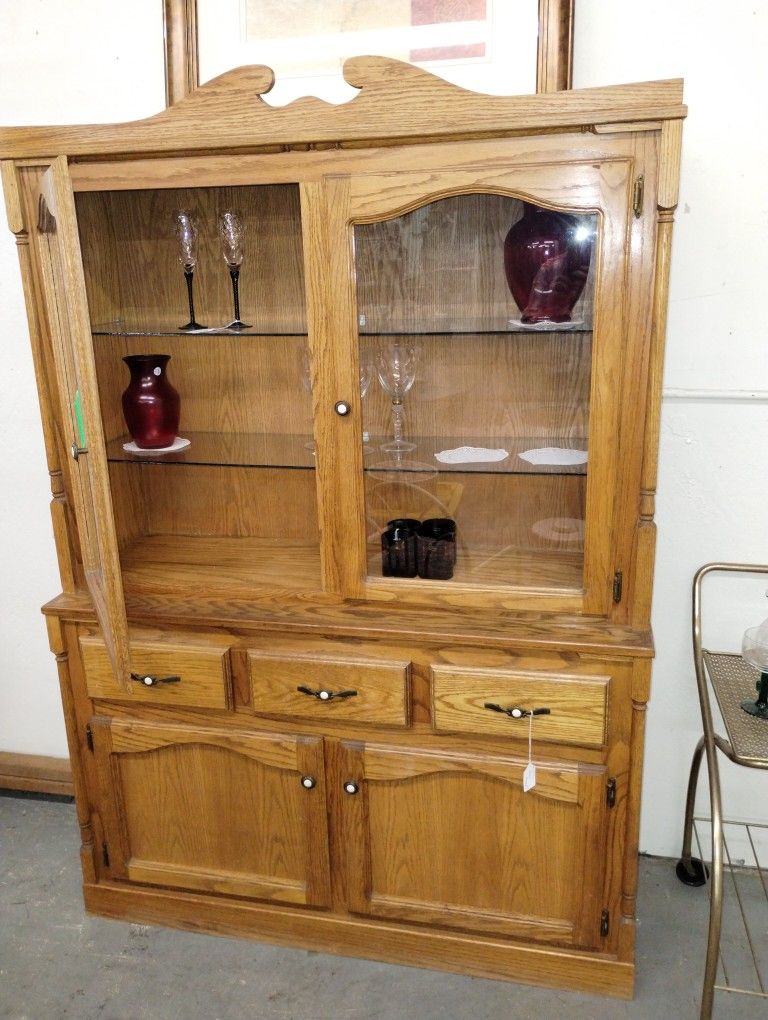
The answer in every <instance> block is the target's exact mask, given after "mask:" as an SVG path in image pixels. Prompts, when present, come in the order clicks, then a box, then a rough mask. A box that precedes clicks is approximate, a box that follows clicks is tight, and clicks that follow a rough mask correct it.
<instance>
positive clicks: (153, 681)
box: [131, 673, 181, 687]
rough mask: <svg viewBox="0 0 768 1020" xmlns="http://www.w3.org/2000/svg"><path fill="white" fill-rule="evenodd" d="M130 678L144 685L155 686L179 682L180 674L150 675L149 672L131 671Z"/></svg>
mask: <svg viewBox="0 0 768 1020" xmlns="http://www.w3.org/2000/svg"><path fill="white" fill-rule="evenodd" d="M131 680H135V681H136V683H137V684H144V686H145V687H156V686H157V685H158V684H180V683H181V677H180V676H152V675H151V674H150V673H131Z"/></svg>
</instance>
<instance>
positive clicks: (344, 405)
mask: <svg viewBox="0 0 768 1020" xmlns="http://www.w3.org/2000/svg"><path fill="white" fill-rule="evenodd" d="M333 409H334V411H335V412H336V414H338V415H339V417H340V418H345V417H346V416H347V415H348V414H349V412H350V411H351V410H352V408H351V407H350V405H349V401H348V400H337V401H336V403H335V404H334V408H333Z"/></svg>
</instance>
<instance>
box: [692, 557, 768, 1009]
mask: <svg viewBox="0 0 768 1020" xmlns="http://www.w3.org/2000/svg"><path fill="white" fill-rule="evenodd" d="M716 572H732V573H749V574H766V575H768V566H756V565H753V564H745V563H707V564H705V565H704V566H703V567H701V568H700V569H699V570H698V571H697V573H696V576H695V577H694V579H693V657H694V663H695V666H696V683H697V686H698V691H699V701H700V703H701V719H702V724H703V728H704V735H703V736H702V737H701V739H700V740H699V742H698V744H697V745H696V750H695V751H694V752H693V761H692V762H691V772H690V776H689V779H688V795H687V799H686V804H685V827H684V831H683V852H682V857H681V858H680V861H679V862H678V864H677V869H676V870H677V877H678V878H679V879H680V881H681V882H685V883H686V885H704V883H705V882H706V881H707V879H708V878H709V880H710V890H709V894H710V907H709V935H708V941H707V956H706V963H705V967H704V985H703V989H702V997H701V1014H700V1017H701V1020H709V1018H710V1017H711V1016H712V1005H713V1001H714V993H715V991H716V990H723V991H732V992H747V994H751V995H757V996H759V997H765V998H767V999H768V992H767V991H766V988H765V985H764V982H763V979H762V977H761V974H760V968H759V965H758V961H757V957H756V955H755V950H754V944H753V939H752V936H751V933H750V931H749V927H748V925H747V919H746V914H745V912H744V909H743V906H742V904H741V900H739V906H740V907H741V908H742V909H741V915H742V919H743V921H744V924H745V929H746V935H747V940H748V942H749V946H750V949H751V951H752V958H753V963H754V969H755V972H756V974H757V983H758V986H759V990H758V991H756V992H755V991H751V990H749V991H748V990H747V989H744V988H737V987H735V986H734V985H731V984H730V983H729V981H728V977H727V975H726V977H725V981H726V983H725V984H724V985H716V984H715V979H716V974H717V963H718V956H719V951H720V930H721V924H722V914H723V866H724V848H725V840H724V833H723V826H724V825H726V824H727V825H730V824H732V823H730V822H725V820H724V819H723V811H722V798H721V790H720V772H719V768H718V759H717V752H718V751H721V752H722V753H723V754H724V755H726V757H728V758H730V760H731V761H732V762H735V763H736V764H737V765H743V766H745V767H746V768H752V769H768V721H766V720H764V719H759V718H755V717H754V716H751V715H748V714H747V713H746V712H744V711H743V710H742V709H741V707H740V703H741V702H742V701H746V700H754V699H755V686H756V682H757V680H758V679H759V678H760V674H759V672H758V671H757V670H756V669H754V667H752V666H750V665H749V664H748V663H746V662H745V661H744V659H743V658H742V657H741V656H740V655H731V654H723V653H719V652H710V651H707V650H706V649H704V648H702V643H701V587H702V581H703V580H704V578H705V577H706V576H707V574H711V573H716ZM710 687H711V689H712V690H713V691H714V693H715V697H716V699H717V704H718V707H719V709H720V713H721V715H722V718H723V722H724V724H725V730H726V734H727V737H723V736H721V735H720V734H719V733H716V732H715V727H714V724H713V720H712V708H711V705H710V696H709V688H710ZM705 751H706V755H707V772H708V776H709V797H710V807H711V818H710V819H694V801H695V799H696V786H697V782H698V778H699V766H700V765H701V758H702V754H703V753H704V752H705ZM695 821H707V822H709V823H710V824H711V835H712V865H711V874H708V869H707V868H706V866H705V865H704V863H703V862H702V860H701V859H699V858H697V857H693V856H692V855H691V843H692V839H693V832H694V822H695ZM751 828H757V829H765V828H766V826H752V827H751ZM745 829H746V830H747V836H748V838H749V841H750V843H751V844H752V847H753V849H754V841H753V835H752V833H751V832H750V831H749V829H750V826H745ZM726 852H727V850H726ZM728 857H729V862H728V863H729V866H730V854H729V855H728ZM755 862H756V864H757V867H758V875H759V879H760V883H761V885H762V890H763V892H764V893H765V895H766V897H768V885H767V884H766V883H767V882H768V877H766V874H764V872H763V870H762V868H761V864H760V861H759V860H758V858H757V853H755ZM737 896H738V890H737Z"/></svg>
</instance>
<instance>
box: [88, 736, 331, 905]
mask: <svg viewBox="0 0 768 1020" xmlns="http://www.w3.org/2000/svg"><path fill="white" fill-rule="evenodd" d="M91 726H92V732H93V738H94V747H95V752H96V755H97V761H98V769H99V777H100V783H101V791H102V812H103V822H104V829H105V835H106V840H107V847H108V856H109V862H110V865H109V867H110V872H111V874H112V876H113V877H115V878H120V879H125V880H128V881H131V882H140V883H149V884H152V885H163V886H172V887H176V888H181V889H194V890H198V891H200V892H208V893H220V894H227V895H231V896H242V897H251V898H254V899H260V900H267V901H273V902H276V903H290V904H293V905H299V906H326V905H327V903H328V898H329V886H328V883H329V878H328V839H327V824H326V812H325V781H324V771H323V769H324V766H323V744H322V739H320V738H317V737H296V736H286V735H281V734H245V733H241V732H237V731H234V730H215V729H209V728H207V727H205V728H204V727H199V726H175V725H165V724H162V723H149V722H135V721H132V720H122V719H113V720H110V719H106V718H96V719H94V720H93V721H92V724H91Z"/></svg>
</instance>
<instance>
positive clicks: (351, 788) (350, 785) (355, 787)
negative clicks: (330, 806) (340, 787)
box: [344, 779, 360, 796]
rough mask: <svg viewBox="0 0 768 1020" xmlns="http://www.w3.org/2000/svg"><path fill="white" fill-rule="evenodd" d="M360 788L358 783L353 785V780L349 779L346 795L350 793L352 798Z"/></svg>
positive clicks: (345, 790)
mask: <svg viewBox="0 0 768 1020" xmlns="http://www.w3.org/2000/svg"><path fill="white" fill-rule="evenodd" d="M359 789H360V787H359V786H358V785H357V783H353V782H352V780H351V779H348V780H347V781H346V783H345V784H344V793H348V794H349V795H350V796H352V795H353V794H355V793H357V791H358V790H359Z"/></svg>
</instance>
